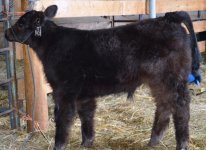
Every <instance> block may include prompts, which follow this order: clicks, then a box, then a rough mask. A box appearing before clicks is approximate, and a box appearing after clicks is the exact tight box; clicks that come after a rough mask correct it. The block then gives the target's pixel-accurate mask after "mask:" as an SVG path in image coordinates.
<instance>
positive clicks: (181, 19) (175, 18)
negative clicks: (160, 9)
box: [164, 11, 201, 84]
mask: <svg viewBox="0 0 206 150" xmlns="http://www.w3.org/2000/svg"><path fill="white" fill-rule="evenodd" d="M164 17H165V18H166V19H167V21H169V22H174V23H178V24H181V23H184V24H185V26H186V27H187V29H188V31H189V33H190V39H191V50H192V52H191V53H192V68H191V74H190V75H189V77H188V82H195V83H196V84H199V83H200V82H201V74H200V61H201V54H200V51H199V48H198V44H197V38H196V34H195V31H194V28H193V24H192V20H191V18H190V16H189V14H188V13H187V12H185V11H176V12H168V13H166V14H165V16H164Z"/></svg>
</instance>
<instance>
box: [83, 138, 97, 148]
mask: <svg viewBox="0 0 206 150" xmlns="http://www.w3.org/2000/svg"><path fill="white" fill-rule="evenodd" d="M93 141H94V140H93V139H87V140H84V141H83V142H82V143H81V146H82V147H86V148H91V147H92V145H93Z"/></svg>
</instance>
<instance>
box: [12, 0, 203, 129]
mask: <svg viewBox="0 0 206 150" xmlns="http://www.w3.org/2000/svg"><path fill="white" fill-rule="evenodd" d="M16 2H17V3H18V4H16V5H15V6H16V11H23V10H22V9H25V8H26V5H25V4H26V2H27V1H26V0H21V1H20V0H18V1H16ZM148 2H149V0H61V1H60V0H41V1H37V3H36V5H35V8H34V9H36V10H43V9H45V8H46V7H47V6H49V5H52V4H56V5H58V8H59V11H58V13H57V16H56V17H57V18H65V17H86V16H120V15H137V14H149V9H148V8H149V7H148V4H149V3H148ZM180 10H184V11H198V10H201V11H205V10H206V0H156V11H157V13H165V12H169V11H180ZM205 19H206V18H205ZM193 24H194V28H195V32H203V31H206V20H202V21H195V22H193ZM198 45H199V47H200V50H201V51H202V52H203V51H205V50H206V41H201V42H199V43H198ZM22 49H23V46H22V45H21V44H17V56H18V58H20V59H22V58H23V57H24V59H25V60H26V61H25V68H26V69H25V80H26V81H25V83H22V85H24V84H25V91H26V93H25V94H26V99H27V103H28V105H30V103H31V101H32V95H31V93H33V91H32V85H31V84H32V83H31V72H29V65H33V66H34V68H37V69H36V70H35V71H34V74H35V77H36V79H35V80H36V81H35V82H36V85H37V86H38V87H36V89H37V93H36V95H37V102H36V103H37V106H38V108H37V109H38V110H36V111H35V112H36V120H37V121H38V122H39V124H40V128H42V129H47V125H48V122H47V120H48V113H47V111H48V109H46V108H47V102H45V99H46V94H47V93H48V92H51V91H52V90H51V89H50V88H49V86H48V85H47V84H46V83H45V80H44V75H43V71H42V68H41V64H40V63H39V60H38V59H37V58H36V56H35V55H34V54H32V62H33V64H29V62H28V54H27V53H26V51H25V50H24V53H22ZM37 66H38V67H37ZM39 66H40V67H39ZM26 70H28V71H26ZM40 72H41V73H40ZM22 89H23V88H22ZM21 92H22V91H19V93H21ZM19 95H20V94H19ZM42 101H43V102H42ZM28 107H31V106H28ZM30 109H31V108H30ZM40 110H42V111H43V112H42V111H41V112H42V113H41V114H44V117H42V116H39V115H41V114H39V113H38V112H39V111H40ZM29 111H30V110H29ZM29 111H28V112H29ZM30 114H31V112H30ZM28 125H29V126H31V124H30V123H28Z"/></svg>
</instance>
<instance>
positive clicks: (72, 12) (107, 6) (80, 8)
mask: <svg viewBox="0 0 206 150" xmlns="http://www.w3.org/2000/svg"><path fill="white" fill-rule="evenodd" d="M52 4H56V5H57V6H58V9H59V11H58V12H57V15H56V17H84V16H115V15H133V14H145V11H146V1H145V0H135V1H126V0H107V1H94V0H61V1H59V0H41V1H36V5H35V7H34V9H36V10H42V8H46V7H47V6H49V5H52Z"/></svg>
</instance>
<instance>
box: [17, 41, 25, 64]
mask: <svg viewBox="0 0 206 150" xmlns="http://www.w3.org/2000/svg"><path fill="white" fill-rule="evenodd" d="M15 46H16V59H18V60H21V59H23V58H24V54H23V45H22V44H20V43H17V42H16V43H15Z"/></svg>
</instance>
